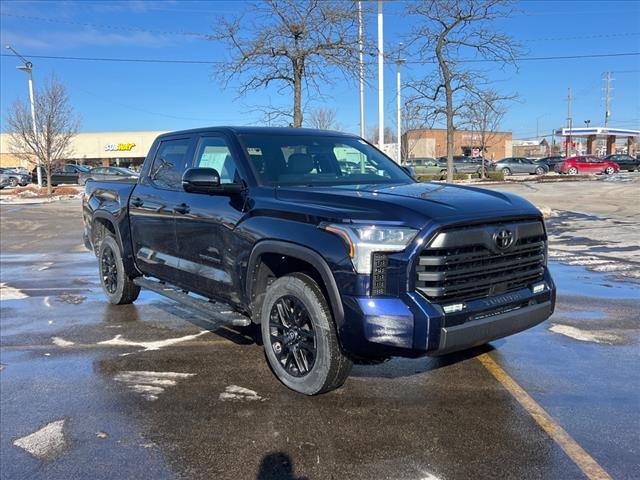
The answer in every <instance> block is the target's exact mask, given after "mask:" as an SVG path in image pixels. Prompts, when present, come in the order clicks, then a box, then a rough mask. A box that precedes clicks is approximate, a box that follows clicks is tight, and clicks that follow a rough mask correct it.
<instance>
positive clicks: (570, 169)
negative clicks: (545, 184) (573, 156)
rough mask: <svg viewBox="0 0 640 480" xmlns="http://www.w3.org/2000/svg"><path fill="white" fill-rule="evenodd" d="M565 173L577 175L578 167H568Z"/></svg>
mask: <svg viewBox="0 0 640 480" xmlns="http://www.w3.org/2000/svg"><path fill="white" fill-rule="evenodd" d="M567 173H568V174H569V175H577V174H578V169H577V168H576V167H569V169H568V170H567Z"/></svg>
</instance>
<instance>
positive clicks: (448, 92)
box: [436, 31, 454, 183]
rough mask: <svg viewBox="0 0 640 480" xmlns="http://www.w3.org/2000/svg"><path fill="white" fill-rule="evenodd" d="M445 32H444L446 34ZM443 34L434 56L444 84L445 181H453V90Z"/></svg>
mask: <svg viewBox="0 0 640 480" xmlns="http://www.w3.org/2000/svg"><path fill="white" fill-rule="evenodd" d="M446 33H448V31H447V32H445V35H446ZM444 41H445V39H444V35H442V36H440V38H439V39H438V43H437V44H436V57H437V59H438V64H439V66H440V72H441V73H442V83H443V85H444V93H445V98H446V114H447V183H453V168H454V167H453V132H454V130H453V90H452V88H451V73H450V72H449V66H448V65H447V61H446V59H445V58H444V54H443V53H442V46H443V43H444Z"/></svg>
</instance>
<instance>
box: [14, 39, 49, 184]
mask: <svg viewBox="0 0 640 480" xmlns="http://www.w3.org/2000/svg"><path fill="white" fill-rule="evenodd" d="M7 50H11V51H12V52H13V54H14V55H15V56H16V57H18V58H19V59H20V60H22V61H23V62H24V65H22V66H20V67H16V68H17V69H18V70H22V71H23V72H26V73H27V75H28V76H29V102H30V103H31V123H32V125H31V127H32V128H33V137H34V138H36V136H37V135H38V129H37V127H36V107H35V102H34V99H33V74H32V72H33V63H31V62H30V61H29V60H27V59H26V58H24V57H23V56H22V55H20V54H19V53H18V52H16V51H15V50H14V49H13V48H12V47H11V45H7ZM36 165H37V168H36V171H37V172H38V188H42V172H41V171H40V158H36Z"/></svg>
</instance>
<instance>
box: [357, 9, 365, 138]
mask: <svg viewBox="0 0 640 480" xmlns="http://www.w3.org/2000/svg"><path fill="white" fill-rule="evenodd" d="M358 60H359V63H360V65H359V67H360V68H359V70H360V136H361V137H362V138H364V58H363V42H362V2H360V1H358Z"/></svg>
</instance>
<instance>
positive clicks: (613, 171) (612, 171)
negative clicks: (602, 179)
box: [604, 167, 616, 175]
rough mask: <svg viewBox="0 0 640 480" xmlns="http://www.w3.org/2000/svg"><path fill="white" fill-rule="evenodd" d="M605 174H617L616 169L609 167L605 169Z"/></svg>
mask: <svg viewBox="0 0 640 480" xmlns="http://www.w3.org/2000/svg"><path fill="white" fill-rule="evenodd" d="M604 173H606V174H607V175H613V174H614V173H616V169H615V168H613V167H607V168H605V169H604Z"/></svg>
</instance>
